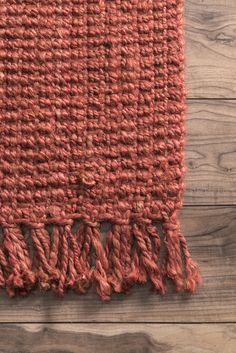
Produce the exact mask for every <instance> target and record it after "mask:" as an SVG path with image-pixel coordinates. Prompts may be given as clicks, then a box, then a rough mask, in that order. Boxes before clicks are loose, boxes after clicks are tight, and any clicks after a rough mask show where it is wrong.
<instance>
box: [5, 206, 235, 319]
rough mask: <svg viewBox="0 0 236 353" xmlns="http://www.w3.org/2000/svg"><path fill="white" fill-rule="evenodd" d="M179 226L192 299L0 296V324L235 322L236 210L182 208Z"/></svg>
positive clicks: (145, 293)
mask: <svg viewBox="0 0 236 353" xmlns="http://www.w3.org/2000/svg"><path fill="white" fill-rule="evenodd" d="M181 223H182V229H183V232H184V233H185V235H186V238H187V240H188V244H189V247H190V250H191V253H192V256H193V258H194V259H196V260H198V262H199V265H200V267H201V271H202V276H203V280H204V285H203V286H202V287H201V288H200V289H199V291H198V293H197V294H196V295H194V296H191V295H188V294H175V293H170V294H168V295H166V296H164V297H161V296H159V295H157V294H155V293H152V292H150V291H149V289H148V287H147V286H145V287H138V288H133V291H132V292H131V294H130V295H128V296H126V295H118V294H117V295H114V297H113V300H112V301H111V302H109V303H104V302H101V301H99V300H98V298H97V296H96V295H95V294H94V293H92V292H90V293H89V294H87V295H85V296H78V295H76V294H73V293H68V294H67V295H66V296H65V297H64V299H60V298H57V297H55V295H53V294H50V293H33V294H32V295H31V296H30V297H27V298H14V299H9V298H6V295H5V293H3V292H1V295H0V321H1V322H91V321H92V322H127V321H130V322H156V323H158V322H179V323H181V322H189V323H192V322H236V237H235V229H236V207H232V208H230V207H211V208H209V207H201V208H199V207H188V208H187V207H186V208H184V209H183V211H182V214H181Z"/></svg>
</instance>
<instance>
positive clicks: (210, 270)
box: [0, 0, 236, 353]
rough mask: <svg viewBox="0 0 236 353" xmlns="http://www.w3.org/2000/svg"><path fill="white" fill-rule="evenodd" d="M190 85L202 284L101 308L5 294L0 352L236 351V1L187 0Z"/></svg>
mask: <svg viewBox="0 0 236 353" xmlns="http://www.w3.org/2000/svg"><path fill="white" fill-rule="evenodd" d="M185 9H186V10H185V13H186V16H185V18H186V20H185V26H186V27H185V28H186V59H187V60H186V64H187V70H186V79H187V88H188V116H187V145H186V164H187V168H188V173H187V178H186V191H185V199H184V201H185V202H184V203H185V206H184V209H183V210H182V212H181V224H182V229H183V231H184V233H185V235H186V237H187V240H188V243H189V246H190V249H191V252H192V255H193V257H194V258H195V259H197V260H198V262H199V264H200V266H201V269H202V275H203V280H204V285H203V286H202V287H201V289H200V290H199V292H198V294H197V295H195V296H194V297H191V296H189V295H176V294H168V295H167V296H166V297H160V296H157V295H154V294H152V293H149V291H148V289H147V288H137V289H136V290H135V291H133V293H132V295H130V296H129V297H125V296H123V295H117V296H114V299H113V301H111V302H109V303H101V302H100V301H98V300H97V297H96V296H94V295H93V294H91V293H90V294H89V295H88V296H85V297H82V296H81V297H78V296H76V295H73V294H69V295H68V296H67V297H65V298H64V299H63V300H61V299H58V298H55V296H53V295H51V294H42V293H41V294H38V293H34V294H33V295H32V296H31V297H29V298H25V299H22V298H20V299H18V298H17V299H13V300H12V299H8V298H6V296H5V294H3V293H1V294H0V323H1V329H0V352H6V353H20V352H55V353H57V352H73V353H93V352H95V351H96V352H97V353H100V352H103V353H108V352H109V353H110V352H112V353H121V352H122V353H134V352H135V353H144V352H148V353H164V352H168V353H180V352H181V353H235V352H236V1H235V0H186V7H185Z"/></svg>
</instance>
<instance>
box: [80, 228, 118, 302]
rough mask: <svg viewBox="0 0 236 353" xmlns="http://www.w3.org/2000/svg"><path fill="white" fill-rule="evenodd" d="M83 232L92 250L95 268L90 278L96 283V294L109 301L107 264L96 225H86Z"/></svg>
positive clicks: (109, 289) (109, 288)
mask: <svg viewBox="0 0 236 353" xmlns="http://www.w3.org/2000/svg"><path fill="white" fill-rule="evenodd" d="M84 231H85V233H86V234H87V236H88V237H89V238H90V240H91V246H92V249H93V254H94V261H95V266H94V268H93V272H92V278H93V279H94V281H95V283H96V290H97V293H98V294H99V296H100V298H101V299H102V300H104V301H106V300H110V297H111V292H112V290H111V286H110V284H109V281H108V271H109V264H108V260H107V257H106V253H105V250H104V248H103V246H102V242H101V236H100V232H99V229H98V225H93V224H86V227H85V229H84Z"/></svg>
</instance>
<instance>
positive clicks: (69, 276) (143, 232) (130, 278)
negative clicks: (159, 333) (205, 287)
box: [0, 213, 201, 300]
mask: <svg viewBox="0 0 236 353" xmlns="http://www.w3.org/2000/svg"><path fill="white" fill-rule="evenodd" d="M54 223H56V224H53V226H52V231H51V232H50V231H48V230H47V229H46V228H45V226H44V224H41V223H40V224H31V225H30V224H28V227H29V228H30V233H29V238H30V240H31V242H32V246H33V252H32V249H31V247H30V244H28V242H27V240H26V237H25V236H24V234H23V233H22V230H21V228H20V226H19V225H17V224H13V225H12V224H11V225H9V224H3V225H2V228H3V239H2V243H1V244H0V287H2V288H6V290H7V292H8V294H9V295H10V296H13V295H15V294H17V293H19V294H23V295H25V294H27V293H28V292H30V291H31V290H32V289H33V288H38V287H39V288H41V289H44V290H48V289H52V290H53V291H54V292H55V293H57V294H58V295H59V296H63V295H64V293H65V291H66V290H67V289H73V290H75V291H76V292H78V293H81V294H84V293H86V292H87V291H88V289H89V288H90V287H91V286H92V285H94V286H95V288H96V291H97V293H98V295H99V296H100V298H101V299H102V300H109V299H110V297H111V294H112V292H117V293H120V292H125V293H128V292H129V290H130V288H131V287H132V286H133V285H134V284H135V283H146V282H148V281H149V282H150V283H151V286H152V288H153V289H154V290H155V291H157V292H159V293H161V294H164V293H166V280H167V279H168V278H169V279H171V280H172V281H173V283H174V287H175V289H176V291H180V290H183V289H185V290H187V291H190V292H195V291H196V288H197V286H198V284H199V283H200V282H201V278H200V275H199V270H198V267H197V265H196V264H195V262H194V261H193V260H192V259H191V256H190V253H189V251H188V248H187V244H186V240H185V238H184V236H183V234H182V233H181V231H180V225H179V221H178V218H177V215H176V213H174V214H173V215H172V216H171V217H169V218H166V219H164V221H163V222H162V231H163V236H164V240H163V241H161V236H160V234H159V231H158V230H157V228H156V227H155V226H154V225H153V223H152V221H150V220H146V219H145V220H143V219H139V220H136V221H134V222H133V223H131V222H130V221H128V220H124V221H123V222H122V221H116V222H114V223H113V222H111V228H110V230H109V231H108V234H106V237H105V244H104V245H103V241H102V236H101V231H100V224H99V223H92V222H89V221H87V220H82V221H81V222H80V224H79V227H78V229H77V231H73V230H72V225H73V221H72V220H65V221H64V222H60V224H58V223H57V222H54ZM163 247H164V252H165V255H164V258H163V259H162V253H163V250H162V248H163Z"/></svg>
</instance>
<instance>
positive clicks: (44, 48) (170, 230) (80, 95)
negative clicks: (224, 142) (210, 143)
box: [0, 0, 200, 300]
mask: <svg viewBox="0 0 236 353" xmlns="http://www.w3.org/2000/svg"><path fill="white" fill-rule="evenodd" d="M0 20H1V21H0V30H1V32H0V33H1V35H0V59H1V60H0V81H1V82H0V89H1V96H0V97H1V98H0V107H1V112H0V133H1V139H0V161H1V163H0V225H1V230H2V235H1V244H0V287H2V288H5V289H6V291H7V293H8V294H9V295H10V296H14V295H16V294H21V295H26V294H28V293H29V292H31V291H32V290H33V289H37V288H41V289H44V290H49V289H51V290H53V291H54V292H56V293H57V294H58V295H60V296H62V295H63V294H64V293H65V292H66V291H67V290H68V289H73V290H75V291H76V292H77V293H81V294H83V293H86V292H87V291H88V290H89V288H90V287H93V288H94V289H95V290H96V292H97V293H98V295H99V296H100V298H101V299H102V300H109V299H110V298H111V295H112V293H114V292H118V293H119V292H124V293H128V292H129V291H130V289H131V287H132V286H133V285H134V284H136V283H141V284H144V283H146V282H149V283H150V286H151V288H152V289H153V290H154V291H156V292H157V293H161V294H164V293H166V291H167V288H171V287H172V288H174V290H176V291H180V290H187V291H190V292H194V291H195V290H196V288H197V285H198V283H199V282H200V275H199V270H198V267H197V265H196V264H195V262H194V261H193V260H192V258H191V256H190V253H189V251H188V248H187V245H186V240H185V238H184V236H183V234H182V232H181V230H180V224H179V219H178V210H179V209H180V208H181V206H182V196H183V188H184V184H183V183H184V174H185V167H184V138H185V125H184V124H185V111H186V109H185V96H186V92H185V85H184V35H183V1H182V0H157V1H153V0H152V1H151V0H40V1H33V0H21V1H14V0H3V1H1V9H0ZM104 224H106V227H104ZM104 229H105V230H104ZM170 282H171V283H172V284H171V283H170ZM170 290H172V289H170Z"/></svg>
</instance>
